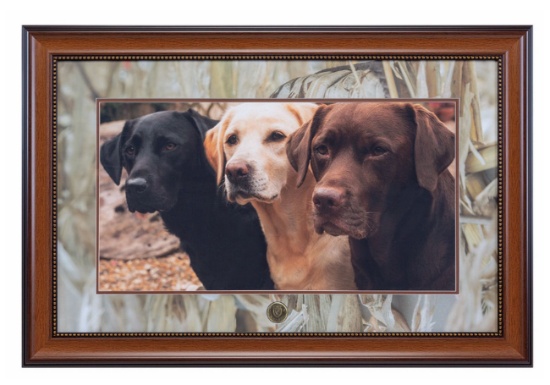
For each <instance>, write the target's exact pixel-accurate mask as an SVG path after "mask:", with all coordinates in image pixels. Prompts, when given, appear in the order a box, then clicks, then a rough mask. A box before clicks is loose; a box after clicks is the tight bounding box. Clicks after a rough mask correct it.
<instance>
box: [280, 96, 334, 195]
mask: <svg viewBox="0 0 550 385" xmlns="http://www.w3.org/2000/svg"><path fill="white" fill-rule="evenodd" d="M325 107H326V106H324V105H322V106H320V107H319V108H318V109H317V111H315V114H314V115H313V117H312V118H311V120H310V121H309V122H306V123H305V124H304V125H303V126H302V127H300V128H299V129H298V130H297V131H296V132H294V133H293V134H292V135H290V138H289V139H288V142H287V144H286V155H287V157H288V160H289V162H290V165H291V166H292V168H293V169H294V170H296V171H297V172H298V181H297V184H296V187H300V186H301V185H302V183H304V180H305V179H306V175H307V171H308V168H309V161H310V159H311V141H312V139H313V137H314V136H315V134H316V132H317V129H318V128H319V125H320V123H321V120H322V117H323V116H324V110H325Z"/></svg>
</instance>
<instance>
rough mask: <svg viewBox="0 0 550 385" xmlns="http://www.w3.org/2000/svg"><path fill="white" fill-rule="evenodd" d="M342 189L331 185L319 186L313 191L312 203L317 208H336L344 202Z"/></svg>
mask: <svg viewBox="0 0 550 385" xmlns="http://www.w3.org/2000/svg"><path fill="white" fill-rule="evenodd" d="M344 194H345V193H344V191H342V190H340V189H337V188H333V187H321V188H318V189H315V191H314V192H313V204H314V205H315V207H316V208H317V209H318V210H330V209H336V208H338V207H340V206H342V204H343V203H344Z"/></svg>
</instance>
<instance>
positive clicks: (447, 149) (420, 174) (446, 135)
mask: <svg viewBox="0 0 550 385" xmlns="http://www.w3.org/2000/svg"><path fill="white" fill-rule="evenodd" d="M413 107H414V111H415V116H416V138H415V142H414V161H415V167H416V177H417V179H418V184H419V185H420V186H421V187H423V188H425V189H426V190H428V191H434V190H435V189H436V187H437V179H438V178H439V174H441V173H442V172H443V171H444V170H445V169H446V168H447V167H448V166H449V165H450V164H451V163H452V161H453V159H454V157H455V135H454V134H453V133H452V132H451V131H450V130H449V129H448V128H447V127H445V125H444V124H443V123H442V122H441V121H440V120H439V119H438V118H437V116H435V114H433V113H432V112H430V111H428V110H427V109H425V108H424V107H422V106H420V105H414V106H413Z"/></svg>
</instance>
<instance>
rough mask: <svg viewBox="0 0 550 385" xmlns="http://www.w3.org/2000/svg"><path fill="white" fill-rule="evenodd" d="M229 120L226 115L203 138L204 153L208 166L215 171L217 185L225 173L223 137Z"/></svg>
mask: <svg viewBox="0 0 550 385" xmlns="http://www.w3.org/2000/svg"><path fill="white" fill-rule="evenodd" d="M230 119H231V116H230V114H226V115H225V116H224V117H223V118H222V120H220V122H219V123H218V124H216V125H215V126H214V128H212V129H210V130H208V131H207V132H206V135H205V138H204V152H205V155H206V159H207V160H208V163H210V166H212V168H213V169H214V170H215V171H216V181H217V183H218V184H220V183H221V181H222V179H223V174H224V173H225V152H224V151H223V137H224V136H225V131H226V130H227V126H228V125H229V121H230Z"/></svg>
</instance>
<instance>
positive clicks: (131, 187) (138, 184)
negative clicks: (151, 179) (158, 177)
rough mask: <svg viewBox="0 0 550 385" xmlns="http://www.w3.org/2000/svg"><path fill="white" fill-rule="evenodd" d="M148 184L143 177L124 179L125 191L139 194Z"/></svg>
mask: <svg viewBox="0 0 550 385" xmlns="http://www.w3.org/2000/svg"><path fill="white" fill-rule="evenodd" d="M148 187H149V184H148V183H147V180H146V179H145V178H132V179H128V180H127V181H126V191H128V192H130V193H138V194H141V193H143V192H145V191H146V190H147V188H148Z"/></svg>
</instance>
